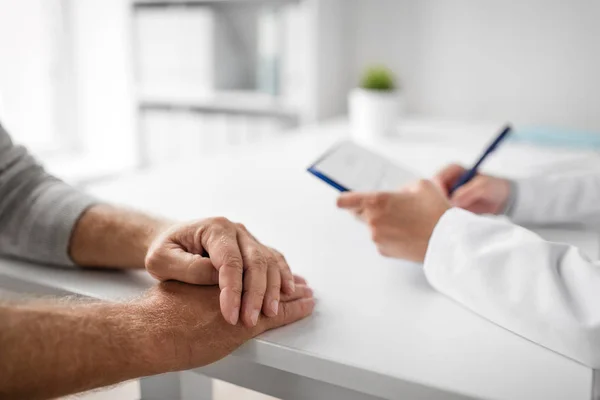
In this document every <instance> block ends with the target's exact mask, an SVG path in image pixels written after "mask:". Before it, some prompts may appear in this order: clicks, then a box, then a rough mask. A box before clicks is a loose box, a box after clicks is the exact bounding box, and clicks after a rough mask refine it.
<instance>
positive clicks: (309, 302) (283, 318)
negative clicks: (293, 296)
mask: <svg viewBox="0 0 600 400" xmlns="http://www.w3.org/2000/svg"><path fill="white" fill-rule="evenodd" d="M314 309H315V299H313V298H301V299H299V300H294V301H290V302H287V303H281V307H280V310H279V314H278V315H277V317H275V318H265V319H264V320H263V324H264V325H261V328H262V329H261V331H263V332H264V331H265V330H269V329H275V328H279V327H281V326H284V325H289V324H291V323H293V322H296V321H299V320H301V319H303V318H306V317H308V316H309V315H311V314H312V312H313V311H314Z"/></svg>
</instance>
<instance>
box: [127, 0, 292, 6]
mask: <svg viewBox="0 0 600 400" xmlns="http://www.w3.org/2000/svg"><path fill="white" fill-rule="evenodd" d="M299 1H300V0H133V1H132V4H133V6H134V7H135V8H143V7H171V6H195V5H197V6H210V5H222V4H239V5H263V4H270V5H278V4H289V3H298V2H299Z"/></svg>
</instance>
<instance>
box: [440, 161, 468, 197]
mask: <svg viewBox="0 0 600 400" xmlns="http://www.w3.org/2000/svg"><path fill="white" fill-rule="evenodd" d="M465 172H466V169H465V168H464V167H462V166H461V165H458V164H451V165H449V166H447V167H446V168H444V169H443V170H441V171H440V172H438V173H437V174H436V176H435V177H433V182H434V183H435V184H436V185H437V186H438V187H439V188H440V189H441V190H442V192H443V193H444V195H445V196H449V193H450V189H452V187H453V186H454V184H455V183H456V181H458V179H459V178H460V177H461V176H462V175H463V174H464V173H465Z"/></svg>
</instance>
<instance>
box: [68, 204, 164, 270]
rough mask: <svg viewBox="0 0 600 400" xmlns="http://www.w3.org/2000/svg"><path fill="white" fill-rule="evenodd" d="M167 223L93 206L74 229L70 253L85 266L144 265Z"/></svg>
mask: <svg viewBox="0 0 600 400" xmlns="http://www.w3.org/2000/svg"><path fill="white" fill-rule="evenodd" d="M167 225H169V223H168V222H167V221H165V220H161V219H158V218H154V217H151V216H149V215H146V214H143V213H140V212H135V211H132V210H126V209H122V208H118V207H112V206H108V205H97V206H93V207H91V208H90V209H88V210H87V211H86V212H85V213H84V214H83V215H82V216H81V218H80V219H79V221H78V222H77V225H76V226H75V228H74V229H73V234H72V237H71V241H70V246H69V254H70V256H71V259H72V260H73V261H74V262H75V263H76V264H77V265H80V266H85V267H111V268H144V259H145V257H146V253H147V252H148V247H149V246H150V244H151V242H152V240H154V238H155V237H156V235H157V234H158V233H159V232H160V231H161V230H162V229H164V228H165V227H166V226H167Z"/></svg>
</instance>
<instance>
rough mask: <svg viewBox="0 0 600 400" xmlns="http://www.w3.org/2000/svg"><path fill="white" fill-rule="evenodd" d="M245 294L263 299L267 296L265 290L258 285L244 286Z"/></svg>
mask: <svg viewBox="0 0 600 400" xmlns="http://www.w3.org/2000/svg"><path fill="white" fill-rule="evenodd" d="M243 294H244V295H247V296H251V297H255V298H258V299H262V298H263V297H264V296H265V291H264V290H261V289H260V288H256V287H246V286H244V289H243Z"/></svg>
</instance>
